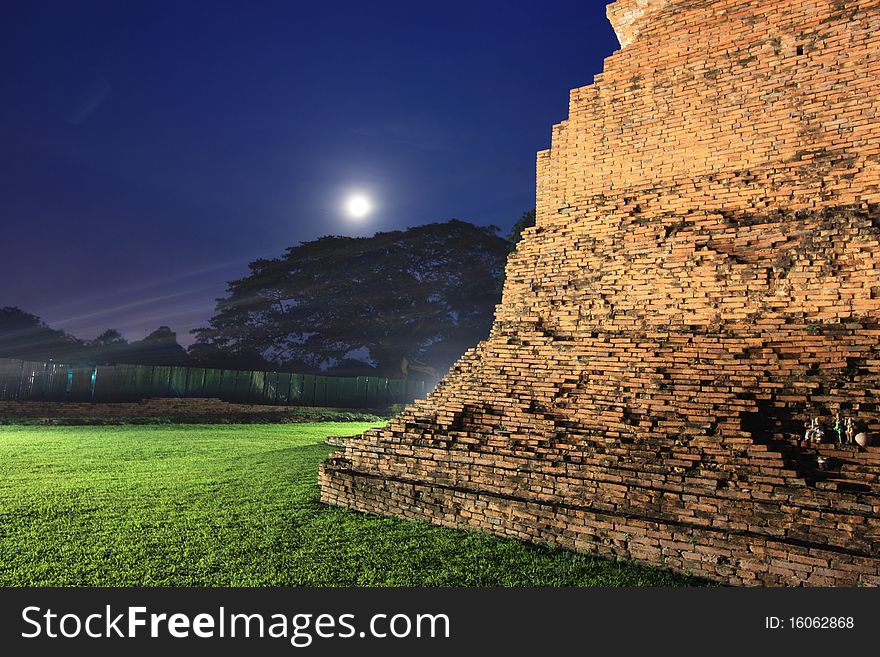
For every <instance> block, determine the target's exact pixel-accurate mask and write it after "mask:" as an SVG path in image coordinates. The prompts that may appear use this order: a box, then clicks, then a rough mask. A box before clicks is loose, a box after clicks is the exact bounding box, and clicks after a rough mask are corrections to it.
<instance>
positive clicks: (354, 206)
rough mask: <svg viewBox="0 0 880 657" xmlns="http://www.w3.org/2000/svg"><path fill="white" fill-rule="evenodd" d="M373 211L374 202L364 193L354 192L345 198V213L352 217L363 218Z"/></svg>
mask: <svg viewBox="0 0 880 657" xmlns="http://www.w3.org/2000/svg"><path fill="white" fill-rule="evenodd" d="M372 211H373V202H372V201H371V200H370V199H369V197H367V196H365V195H363V194H352V195H351V196H349V197H348V198H347V199H346V200H345V214H347V215H348V216H349V217H350V218H351V219H363V218H364V217H366V216H367V215H368V214H370V212H372Z"/></svg>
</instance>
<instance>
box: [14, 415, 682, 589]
mask: <svg viewBox="0 0 880 657" xmlns="http://www.w3.org/2000/svg"><path fill="white" fill-rule="evenodd" d="M368 426H370V425H368V424H356V423H320V424H299V425H172V426H123V427H0V585H3V586H36V585H44V586H47V585H51V586H69V585H79V586H86V585H89V586H268V585H274V586H279V585H303V586H660V585H683V584H697V583H699V582H697V581H696V580H691V579H689V578H687V577H683V576H678V575H673V574H670V573H666V572H663V571H658V570H651V569H647V568H641V567H635V566H629V565H625V564H622V563H615V562H608V561H602V560H596V559H590V558H588V557H585V556H583V555H576V554H572V553H568V552H564V551H561V550H555V549H551V548H546V547H541V546H534V545H526V544H522V543H519V542H516V541H512V540H504V539H499V538H496V537H493V536H489V535H485V534H480V533H474V532H462V531H453V530H449V529H443V528H439V527H433V526H430V525H427V524H422V523H417V522H404V521H400V520H394V519H389V518H378V517H373V516H368V515H364V514H360V513H356V512H353V511H349V510H347V509H341V508H335V507H328V506H324V505H322V504H321V503H320V502H319V500H318V485H317V469H318V464H319V463H320V462H321V461H322V460H323V459H324V458H325V457H326V456H327V454H329V453H330V451H331V449H332V448H330V447H327V446H326V445H324V444H323V442H322V441H323V439H324V437H325V436H328V435H350V434H356V433H359V432H361V431H363V430H364V429H366V428H367V427H368Z"/></svg>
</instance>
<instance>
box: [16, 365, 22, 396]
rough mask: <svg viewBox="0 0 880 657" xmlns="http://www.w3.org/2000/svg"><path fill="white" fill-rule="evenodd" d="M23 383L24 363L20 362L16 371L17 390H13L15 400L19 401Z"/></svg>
mask: <svg viewBox="0 0 880 657" xmlns="http://www.w3.org/2000/svg"><path fill="white" fill-rule="evenodd" d="M23 383H24V361H21V367H19V369H18V388H16V390H15V400H16V401H21V386H22V385H23Z"/></svg>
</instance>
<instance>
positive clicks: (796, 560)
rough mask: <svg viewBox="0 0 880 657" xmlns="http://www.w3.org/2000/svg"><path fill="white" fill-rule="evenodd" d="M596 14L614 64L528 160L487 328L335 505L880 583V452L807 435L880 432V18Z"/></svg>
mask: <svg viewBox="0 0 880 657" xmlns="http://www.w3.org/2000/svg"><path fill="white" fill-rule="evenodd" d="M608 15H609V17H610V18H611V20H612V23H613V24H614V25H615V28H616V29H617V31H618V34H619V36H620V40H621V43H622V44H623V47H622V49H621V50H619V51H617V52H616V53H614V55H613V56H611V57H610V58H608V59H607V60H606V62H605V70H604V72H603V73H602V74H600V75H597V76H596V77H595V81H594V83H593V84H592V85H589V86H586V87H582V88H579V89H575V90H573V91H572V92H571V100H570V106H569V117H568V119H567V120H565V121H563V122H562V123H561V124H559V125H557V126H555V127H554V129H553V139H552V147H551V149H550V150H548V151H543V152H541V153H539V154H538V212H537V217H538V220H537V225H536V226H535V227H534V228H532V229H529V230H528V231H527V232H526V235H525V239H524V240H523V241H522V242H521V243H520V245H519V248H518V249H517V251H516V253H515V254H514V255H513V256H512V257H511V258H510V261H509V263H508V265H507V279H506V285H505V289H504V297H503V300H502V303H501V305H500V306H499V307H498V309H497V313H496V321H495V324H494V326H493V329H492V333H491V335H490V336H489V338H488V339H487V340H486V341H484V342H482V343H481V344H480V345H479V346H478V347H477V348H476V349H474V350H471V351H469V352H468V353H467V354H465V355H464V357H463V358H462V359H461V360H460V361H459V362H458V363H457V364H456V366H455V367H454V368H453V371H452V372H451V373H450V374H449V375H448V376H447V377H446V378H445V379H444V381H443V382H442V383H441V384H440V385H439V386H438V387H437V389H436V390H435V391H434V392H433V393H432V394H431V395H430V396H429V397H428V398H427V399H426V400H423V401H419V402H416V403H415V404H414V405H412V406H410V407H409V408H408V409H407V410H406V411H405V412H404V413H403V414H401V415H400V416H399V417H397V418H396V419H395V420H394V421H392V422H391V423H390V424H389V425H388V426H387V427H385V428H383V429H378V430H374V431H371V432H368V433H367V434H365V435H364V436H363V437H362V438H361V439H359V440H357V441H352V442H351V444H350V445H349V446H348V447H347V448H346V449H345V450H344V451H341V452H339V453H337V455H336V456H334V457H333V458H332V459H330V460H329V461H328V462H327V463H326V464H325V465H324V467H323V469H322V472H321V484H322V497H323V499H324V500H325V501H326V502H329V503H331V504H339V505H344V506H348V507H352V508H355V509H360V510H362V511H367V512H371V513H378V514H383V515H392V516H398V517H405V518H417V519H422V520H427V521H430V522H433V523H436V524H442V525H447V526H452V527H467V528H474V529H482V530H488V531H491V532H494V533H497V534H501V535H505V536H513V537H517V538H520V539H524V540H532V541H546V542H552V543H555V544H558V545H561V546H564V547H566V548H571V549H575V550H579V551H583V552H587V553H594V554H599V555H603V556H608V557H619V558H624V559H632V560H636V561H641V562H644V563H649V564H655V565H663V566H665V567H667V568H671V569H674V570H677V571H683V572H692V573H694V574H696V575H700V576H703V577H709V578H712V579H716V580H719V581H723V582H728V583H732V584H744V585H855V584H868V585H877V584H880V447H878V446H876V445H877V442H875V446H873V447H869V448H867V449H861V450H859V449H857V448H855V447H849V446H845V447H837V446H835V445H832V444H824V445H820V446H818V447H814V446H811V445H809V444H805V443H802V441H800V440H798V439H797V437H802V436H803V433H804V426H805V423H806V421H807V420H808V419H809V418H810V417H812V416H820V417H821V418H822V419H823V421H824V422H825V424H826V425H827V426H828V427H830V426H831V425H832V424H833V416H834V414H835V413H836V412H837V411H839V410H841V411H842V413H843V415H844V416H847V417H853V418H858V419H860V420H862V421H864V423H865V425H866V426H865V429H866V430H867V432H868V433H872V434H874V435H875V436H877V437H878V439H880V400H878V395H880V123H878V120H880V91H878V89H880V87H878V84H877V80H878V78H880V29H878V26H880V22H878V21H880V0H766V1H763V2H744V1H743V0H678V1H675V0H618V2H616V3H613V4H612V5H610V6H609V7H608ZM833 437H835V434H834V432H832V431H830V430H829V432H828V438H833ZM819 456H821V457H823V458H826V459H828V461H827V462H825V463H824V465H820V460H821V459H819Z"/></svg>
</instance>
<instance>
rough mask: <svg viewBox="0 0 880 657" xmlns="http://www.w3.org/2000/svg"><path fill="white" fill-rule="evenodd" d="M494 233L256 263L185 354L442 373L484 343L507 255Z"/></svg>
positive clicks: (311, 250) (370, 240) (305, 247)
mask: <svg viewBox="0 0 880 657" xmlns="http://www.w3.org/2000/svg"><path fill="white" fill-rule="evenodd" d="M497 232H498V229H497V228H496V227H494V226H491V227H486V228H484V227H478V226H475V225H473V224H470V223H467V222H464V221H459V220H455V219H453V220H451V221H448V222H445V223H434V224H428V225H423V226H417V227H415V228H410V229H408V230H406V231H393V232H386V233H377V234H376V235H374V236H372V237H340V236H330V237H323V238H320V239H317V240H314V241H310V242H303V243H301V244H299V245H298V246H295V247H291V248H289V249H287V250H286V252H285V253H284V255H283V256H281V257H280V258H275V259H260V260H256V261H254V262H252V263H251V264H250V273H249V275H247V276H246V277H244V278H241V279H239V280H235V281H232V282H230V283H229V285H228V288H227V296H226V297H225V298H223V299H219V300H218V301H217V306H216V311H215V314H214V316H213V317H212V318H211V320H210V325H209V326H208V327H205V328H201V329H198V330H196V331H194V333H195V334H196V336H197V341H196V344H195V345H194V346H193V348H192V349H191V353H193V354H197V353H199V352H202V353H208V354H210V353H212V352H213V353H216V352H220V353H225V354H227V355H228V356H229V357H234V358H241V359H248V360H251V359H256V358H259V359H262V360H265V361H266V362H267V363H270V364H273V365H274V366H277V367H280V368H283V369H288V370H298V371H310V370H311V371H314V370H323V371H326V372H333V373H339V374H351V373H364V372H365V371H374V372H377V373H381V374H383V375H385V376H401V375H403V374H410V375H414V374H416V373H418V372H420V373H422V374H423V375H426V376H430V374H431V372H432V371H435V372H437V373H440V372H442V370H444V369H445V368H447V367H448V366H449V365H451V364H452V362H453V361H454V360H455V359H456V358H457V357H458V356H460V355H461V354H462V353H463V352H464V351H465V350H466V349H467V348H469V347H471V346H473V345H474V344H476V343H477V342H478V341H479V340H480V339H482V338H484V337H485V336H486V335H488V332H489V328H490V326H491V322H492V317H493V310H494V307H495V304H497V303H498V301H499V299H500V286H499V281H500V280H501V277H502V276H503V270H504V264H505V260H506V257H507V254H508V250H509V243H508V241H507V240H505V239H503V238H502V237H499V236H498V234H497Z"/></svg>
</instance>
